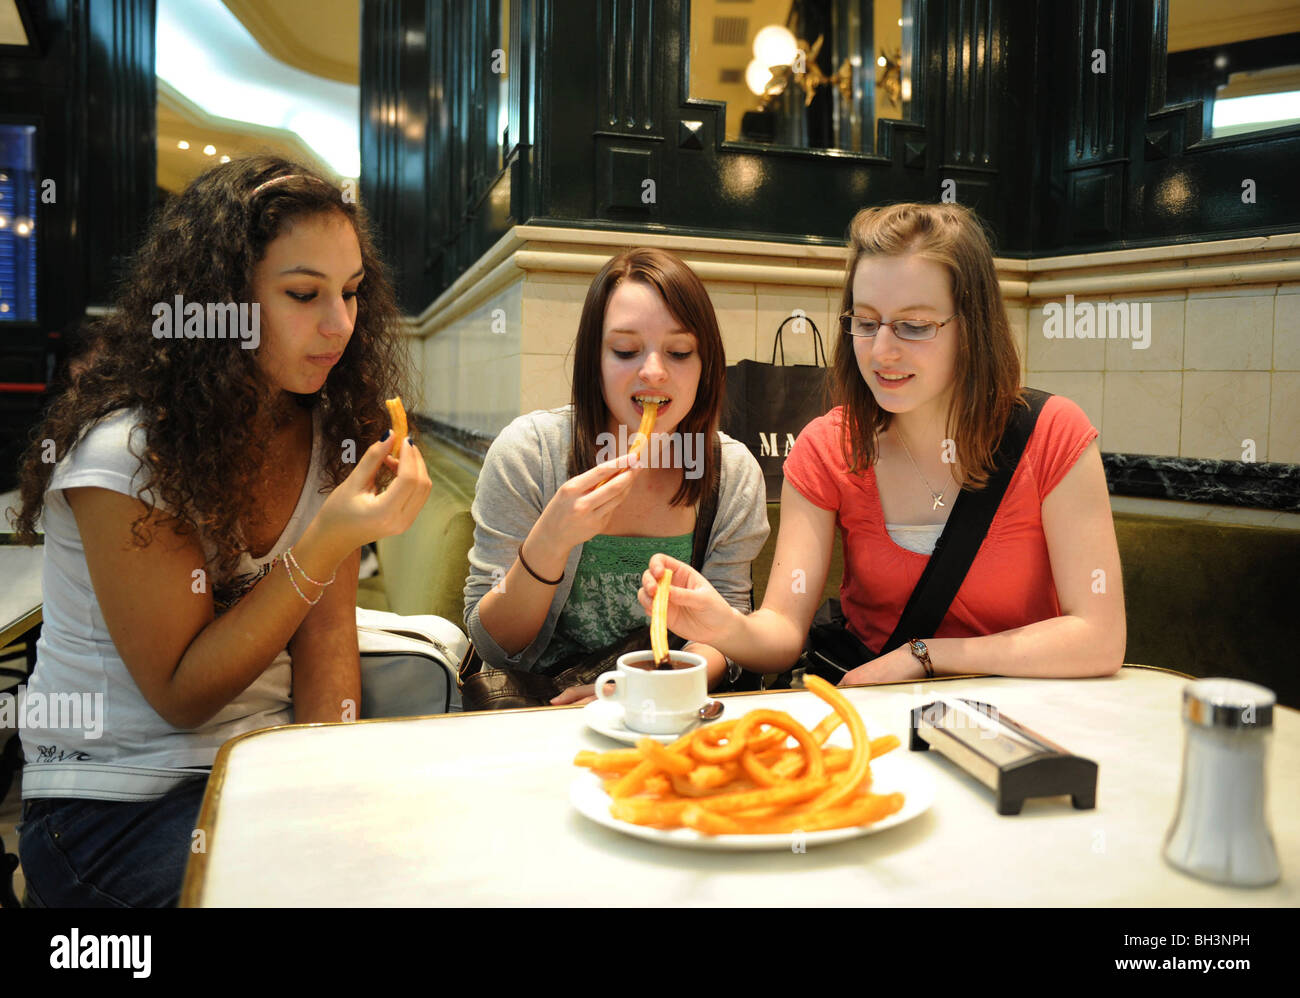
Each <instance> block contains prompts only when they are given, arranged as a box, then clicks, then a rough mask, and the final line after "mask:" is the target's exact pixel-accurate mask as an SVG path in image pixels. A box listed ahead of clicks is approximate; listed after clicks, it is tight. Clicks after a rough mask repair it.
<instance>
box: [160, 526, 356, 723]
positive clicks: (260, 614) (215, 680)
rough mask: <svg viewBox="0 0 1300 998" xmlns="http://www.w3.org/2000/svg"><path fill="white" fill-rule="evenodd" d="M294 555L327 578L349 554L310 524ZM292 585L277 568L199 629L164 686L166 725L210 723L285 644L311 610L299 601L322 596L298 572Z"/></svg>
mask: <svg viewBox="0 0 1300 998" xmlns="http://www.w3.org/2000/svg"><path fill="white" fill-rule="evenodd" d="M293 553H294V556H295V558H296V559H297V561H298V563H299V564H300V565H301V566H302V570H303V572H306V573H307V574H308V575H310V576H311V577H312V578H313V579H319V580H325V579H328V578H330V577H331V576H332V575H333V574H334V572H335V569H336V568H337V567H338V565H339V563H340V562H342V561H343V559H344V557H345V556H346V554H347V550H346V549H345V548H344V547H342V546H341V545H340V543H339V542H338V541H337V540H335V539H331V538H330V537H328V536H326V535H324V534H323V532H321V531H319V530H317V529H315V524H314V523H313V524H311V525H309V526H308V527H307V530H306V531H304V532H303V535H302V537H301V538H299V540H298V542H297V543H295V544H294V545H293ZM294 581H296V582H297V586H298V589H295V588H294V585H293V583H292V582H290V580H289V575H288V574H287V573H286V571H285V568H284V565H283V564H277V565H275V567H274V568H273V569H272V571H271V572H270V573H269V574H267V575H266V576H265V577H263V578H262V579H261V580H260V581H259V582H258V583H257V584H256V585H255V586H254V587H253V588H252V590H250V591H249V592H248V593H246V594H245V595H244V597H243V598H242V599H241V600H240V601H239V602H238V603H237V604H235V606H233V607H231V609H230V610H228V611H227V612H226V613H224V614H222V615H221V616H219V617H217V618H215V619H214V620H212V621H211V622H210V623H209V624H208V625H207V626H206V627H204V628H203V630H201V631H199V633H198V635H197V636H196V637H195V638H194V640H193V641H192V642H190V645H189V647H188V648H186V649H185V653H184V654H183V655H182V656H181V659H180V661H179V662H178V663H177V665H176V669H175V671H174V672H173V673H172V676H171V680H170V682H169V684H168V694H167V699H168V704H167V710H166V712H165V713H163V712H162V711H160V713H163V716H164V719H165V720H166V721H167V722H168V723H169V724H172V725H175V726H176V727H178V728H184V729H193V728H197V727H200V726H201V725H203V724H204V723H206V722H207V721H209V720H211V719H212V717H213V716H215V715H216V714H217V713H218V712H219V711H220V710H221V709H222V708H223V707H225V706H226V705H227V704H228V703H230V702H231V701H232V700H234V699H235V697H237V696H239V694H240V693H242V692H243V691H244V690H246V689H247V688H248V687H249V686H250V685H251V684H252V683H253V681H254V680H256V679H257V677H258V676H260V675H261V674H262V673H263V672H265V671H266V669H267V667H268V666H269V665H270V664H271V662H272V661H274V659H275V657H276V656H277V655H278V654H279V653H280V652H281V651H283V650H284V649H285V648H286V647H287V646H288V644H289V641H290V639H291V638H292V637H293V635H294V633H295V631H297V629H298V627H299V625H300V624H301V623H302V621H303V619H304V618H305V617H306V616H307V612H308V611H309V610H310V609H311V606H310V605H309V604H308V603H307V602H306V600H305V599H304V598H303V597H304V596H305V597H307V599H313V600H314V599H316V598H317V597H318V596H319V595H320V594H321V592H322V589H321V587H319V586H315V585H313V584H312V583H310V582H308V581H307V580H306V579H305V578H303V577H302V576H301V575H300V574H299V573H295V575H294ZM298 590H301V592H302V595H299V593H298Z"/></svg>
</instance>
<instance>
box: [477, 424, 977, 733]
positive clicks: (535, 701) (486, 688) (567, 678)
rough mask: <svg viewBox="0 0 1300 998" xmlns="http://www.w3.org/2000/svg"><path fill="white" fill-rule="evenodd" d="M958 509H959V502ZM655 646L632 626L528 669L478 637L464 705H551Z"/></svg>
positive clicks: (704, 533) (706, 516) (716, 466)
mask: <svg viewBox="0 0 1300 998" xmlns="http://www.w3.org/2000/svg"><path fill="white" fill-rule="evenodd" d="M721 469H722V445H721V443H720V442H719V440H718V437H717V435H716V434H715V435H714V438H713V475H712V479H711V481H710V482H709V487H708V488H707V489H706V490H705V493H704V498H703V499H702V500H701V501H700V511H699V514H698V516H697V517H696V519H695V530H694V533H693V537H692V541H691V567H692V568H694V569H695V570H696V571H697V572H703V571H704V556H705V554H706V553H707V552H708V550H709V537H710V535H711V534H712V533H713V521H714V520H715V519H716V517H717V513H718V486H719V483H720V481H721ZM953 512H956V508H955V507H954V509H953ZM685 644H686V642H685V641H684V640H683V639H682V638H680V637H678V636H677V635H675V634H670V635H669V640H668V646H669V647H670V648H673V649H680V648H681V647H682V646H683V645H685ZM649 647H650V625H649V624H646V625H645V626H642V627H638V628H636V629H635V630H632V631H629V632H628V633H627V634H625V635H624V636H623V637H622V638H620V639H619V640H617V641H615V642H614V643H612V644H609V645H606V646H605V647H604V648H597V649H596V650H595V651H577V652H574V653H573V654H571V655H566V656H565V657H564V658H562V659H560V660H559V661H558V662H555V663H553V664H552V665H551V666H550V667H549V668H548V669H547V670H546V671H545V672H529V671H528V670H527V669H492V668H488V669H484V668H483V665H484V663H483V659H482V658H481V657H480V656H479V654H478V652H477V651H476V650H475V649H474V644H473V642H471V643H470V645H469V649H468V650H467V651H466V652H465V657H464V658H463V659H462V660H461V664H460V697H461V708H462V709H463V710H504V709H507V708H511V707H545V706H548V705H549V704H550V702H551V699H552V698H553V697H556V696H559V695H560V693H561V692H563V691H564V690H567V689H568V688H569V687H571V686H584V685H586V684H587V683H594V682H595V681H596V678H597V677H598V676H600V675H601V673H604V672H608V671H609V670H611V669H613V668H614V667H615V665H616V664H617V662H618V659H619V656H621V655H625V654H627V653H628V652H631V651H640V650H643V649H646V648H649Z"/></svg>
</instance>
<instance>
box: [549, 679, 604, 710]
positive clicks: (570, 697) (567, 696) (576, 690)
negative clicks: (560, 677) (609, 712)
mask: <svg viewBox="0 0 1300 998" xmlns="http://www.w3.org/2000/svg"><path fill="white" fill-rule="evenodd" d="M595 699H596V684H595V683H588V684H587V685H586V686H570V687H569V688H568V689H567V690H561V691H560V695H559V696H557V697H552V698H551V706H553V707H563V706H564V705H565V704H584V703H591V701H593V700H595Z"/></svg>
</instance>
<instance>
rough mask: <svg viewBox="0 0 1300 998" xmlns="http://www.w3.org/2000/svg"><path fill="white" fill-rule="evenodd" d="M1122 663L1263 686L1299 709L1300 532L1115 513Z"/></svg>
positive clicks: (1280, 528) (1283, 701) (1280, 699)
mask: <svg viewBox="0 0 1300 998" xmlns="http://www.w3.org/2000/svg"><path fill="white" fill-rule="evenodd" d="M1115 535H1116V538H1117V539H1118V541H1119V555H1120V562H1121V563H1122V564H1123V567H1124V603H1125V608H1126V610H1127V615H1128V651H1127V653H1126V654H1125V661H1128V662H1137V663H1141V664H1143V665H1158V666H1163V667H1164V668H1166V669H1175V670H1177V671H1178V672H1186V673H1189V674H1190V675H1193V676H1231V677H1233V678H1236V679H1247V680H1250V681H1251V682H1255V683H1259V684H1261V685H1263V686H1267V687H1268V688H1269V689H1271V690H1273V692H1275V693H1276V694H1277V697H1278V700H1279V701H1280V702H1282V703H1285V704H1287V705H1289V706H1291V707H1300V673H1297V670H1296V669H1295V661H1296V653H1295V639H1296V614H1297V612H1300V610H1298V609H1297V597H1300V584H1297V578H1300V575H1298V574H1297V568H1298V567H1300V530H1288V529H1285V528H1282V527H1255V526H1246V525H1242V524H1235V523H1216V522H1214V521H1209V520H1188V519H1183V518H1181V517H1163V516H1142V515H1138V514H1133V513H1116V514H1115Z"/></svg>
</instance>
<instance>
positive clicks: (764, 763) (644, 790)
mask: <svg viewBox="0 0 1300 998" xmlns="http://www.w3.org/2000/svg"><path fill="white" fill-rule="evenodd" d="M665 581H667V580H665ZM666 590H667V586H666V585H665V584H664V583H663V582H661V583H660V590H659V591H660V592H665V591H666ZM657 599H658V593H656V600H657ZM804 683H805V685H806V686H807V688H808V689H809V690H811V691H812V692H813V693H815V694H816V695H817V696H818V697H820V698H821V699H823V700H825V701H826V702H827V703H828V704H830V706H831V708H832V713H831V714H829V715H827V716H826V717H825V718H824V719H823V720H822V721H821V722H820V723H819V724H818V725H817V726H816V727H815V728H813V729H811V730H809V729H808V728H805V727H804V726H803V725H802V724H800V723H799V722H798V721H796V720H795V719H794V718H793V717H791V716H790V715H789V714H787V713H785V712H784V711H776V710H754V711H751V712H750V713H748V714H746V715H745V716H744V717H741V718H739V719H738V720H734V721H726V722H723V723H719V724H712V725H708V726H706V727H703V728H700V729H698V730H695V731H692V732H690V733H688V734H686V735H683V736H682V737H681V738H679V739H677V741H675V742H673V743H672V744H671V745H661V744H659V743H658V742H656V741H654V740H653V739H651V738H643V739H642V740H641V741H639V742H638V743H637V746H636V748H633V749H621V750H617V751H613V752H589V751H587V752H579V753H578V755H577V757H576V758H575V759H574V763H575V765H578V766H584V767H587V768H589V769H591V770H592V771H593V772H594V773H596V774H597V775H598V776H601V777H603V778H604V780H605V790H606V792H607V793H608V794H609V796H610V797H611V798H613V802H612V804H611V805H610V814H612V815H613V816H614V817H615V818H618V819H619V820H621V821H627V822H630V823H632V824H636V825H650V826H654V827H657V828H665V829H671V828H693V829H695V830H696V831H698V832H701V833H703V834H705V835H745V834H767V835H770V834H782V833H790V832H815V831H826V830H828V829H832V828H847V827H852V826H857V825H868V824H871V823H873V822H876V821H879V820H881V819H882V818H885V817H888V816H889V815H891V814H893V813H894V812H896V811H898V810H899V809H900V808H902V806H903V795H902V794H900V793H890V794H875V793H872V792H871V760H872V759H873V758H876V757H878V756H880V755H883V754H884V753H886V752H888V751H890V750H891V749H894V748H897V747H898V744H899V742H898V738H897V737H895V736H894V735H885V736H883V737H881V738H877V739H875V740H868V738H867V730H866V725H865V724H864V723H863V721H862V718H861V716H860V715H859V714H858V712H857V711H856V710H855V709H854V708H853V706H852V705H851V704H850V703H849V702H848V700H846V699H845V697H844V695H843V694H842V693H840V691H839V690H837V689H836V688H835V687H834V686H832V685H831V684H830V683H828V682H826V681H825V680H823V679H820V678H819V677H817V676H812V675H809V676H806V677H805V679H804ZM840 724H844V725H846V726H847V727H848V730H849V733H850V736H851V737H852V741H853V747H852V748H851V749H845V748H840V747H838V746H830V747H827V746H826V740H827V739H828V738H829V737H830V735H831V733H832V732H833V731H834V730H835V729H836V728H837V727H839V726H840ZM791 739H794V741H795V742H796V744H797V747H796V748H791V747H788V743H789V742H790V740H791Z"/></svg>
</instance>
